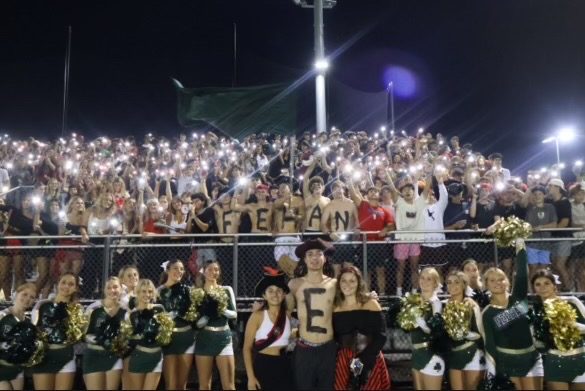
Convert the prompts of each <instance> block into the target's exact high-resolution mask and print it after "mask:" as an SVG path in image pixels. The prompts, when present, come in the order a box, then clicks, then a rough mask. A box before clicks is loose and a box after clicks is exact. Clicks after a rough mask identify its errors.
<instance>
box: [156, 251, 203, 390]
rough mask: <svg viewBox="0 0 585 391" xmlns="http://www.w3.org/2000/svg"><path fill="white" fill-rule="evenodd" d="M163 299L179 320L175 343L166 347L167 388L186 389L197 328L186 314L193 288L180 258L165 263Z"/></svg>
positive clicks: (163, 304) (164, 370)
mask: <svg viewBox="0 0 585 391" xmlns="http://www.w3.org/2000/svg"><path fill="white" fill-rule="evenodd" d="M163 269H164V272H163V275H162V278H161V283H162V284H163V285H162V286H160V287H159V288H158V296H159V302H160V304H162V306H163V307H164V308H165V310H166V311H167V312H169V313H170V314H171V316H172V317H173V318H174V321H175V328H174V330H173V335H172V339H171V343H170V344H169V345H168V346H165V347H164V349H163V374H164V379H165V388H166V389H167V390H184V389H185V388H186V387H187V379H188V378H189V372H190V371H191V365H192V364H193V353H194V351H195V331H194V330H193V327H191V324H190V322H189V321H187V320H186V319H185V318H184V317H185V315H186V312H187V310H188V308H189V306H190V305H191V297H190V293H191V290H190V288H189V287H188V286H187V285H186V284H184V283H183V282H182V281H183V277H184V276H185V267H184V265H183V262H181V261H180V260H178V259H175V260H172V261H167V262H165V263H163Z"/></svg>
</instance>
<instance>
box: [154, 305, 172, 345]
mask: <svg viewBox="0 0 585 391" xmlns="http://www.w3.org/2000/svg"><path fill="white" fill-rule="evenodd" d="M154 319H155V320H156V322H157V323H158V333H157V334H156V342H157V343H158V344H159V345H161V346H165V345H168V344H170V343H171V338H172V336H173V328H175V322H174V321H173V318H171V316H170V315H169V314H167V313H166V312H160V313H158V314H156V315H154Z"/></svg>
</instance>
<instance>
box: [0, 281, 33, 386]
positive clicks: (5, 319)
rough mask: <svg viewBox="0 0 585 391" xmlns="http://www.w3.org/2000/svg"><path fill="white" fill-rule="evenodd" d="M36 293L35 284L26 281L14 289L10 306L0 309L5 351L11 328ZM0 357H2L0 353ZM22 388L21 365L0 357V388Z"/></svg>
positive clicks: (20, 319)
mask: <svg viewBox="0 0 585 391" xmlns="http://www.w3.org/2000/svg"><path fill="white" fill-rule="evenodd" d="M36 295H37V290H36V287H35V284H33V283H26V284H23V285H21V286H19V287H18V288H17V289H16V297H15V299H14V302H13V304H12V307H9V308H6V309H4V310H2V311H0V346H1V347H2V350H3V351H5V349H6V346H7V344H8V343H9V342H10V338H12V336H11V330H12V329H13V328H14V326H16V325H17V324H18V323H19V322H27V320H25V311H26V310H27V309H28V308H30V307H31V306H32V305H33V303H34V301H35V297H36ZM0 357H2V356H1V355H0ZM23 388H24V372H23V369H22V367H21V366H19V365H14V364H11V363H10V362H8V361H6V360H5V357H2V358H1V359H0V389H1V390H22V389H23Z"/></svg>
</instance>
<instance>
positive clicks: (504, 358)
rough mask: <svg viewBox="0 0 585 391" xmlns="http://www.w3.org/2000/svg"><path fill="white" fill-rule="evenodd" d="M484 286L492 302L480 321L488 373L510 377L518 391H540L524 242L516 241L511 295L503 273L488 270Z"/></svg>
mask: <svg viewBox="0 0 585 391" xmlns="http://www.w3.org/2000/svg"><path fill="white" fill-rule="evenodd" d="M483 278H484V284H485V286H486V288H487V289H488V291H489V292H490V293H491V302H490V304H489V305H488V306H487V307H486V308H485V309H484V310H483V313H482V322H483V329H484V335H483V340H484V343H485V353H486V366H487V370H488V373H490V374H491V375H496V376H503V377H509V378H510V380H511V381H512V383H514V386H515V387H516V389H517V390H541V389H542V376H543V368H542V359H541V357H540V354H539V353H538V351H537V350H536V347H535V346H534V341H533V339H532V334H531V332H530V321H529V318H528V315H527V314H528V301H527V293H528V261H527V256H526V246H525V244H524V240H522V239H520V238H518V239H516V276H515V278H514V289H513V291H512V294H511V295H510V294H509V293H508V288H509V286H510V282H509V281H508V277H507V276H506V274H505V273H504V271H503V270H501V269H498V268H489V269H488V270H486V272H485V274H484V277H483Z"/></svg>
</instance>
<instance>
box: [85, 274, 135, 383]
mask: <svg viewBox="0 0 585 391" xmlns="http://www.w3.org/2000/svg"><path fill="white" fill-rule="evenodd" d="M121 295H122V285H121V284H120V280H119V279H118V277H110V278H109V279H108V280H107V281H106V286H105V297H104V299H103V300H100V301H96V302H95V303H93V304H91V305H90V306H89V307H87V310H86V313H85V314H86V316H87V318H88V319H89V324H88V328H87V331H86V334H85V342H86V343H87V348H86V350H85V353H84V354H83V379H84V381H85V388H86V389H88V390H117V389H118V387H119V386H120V376H121V375H122V359H121V358H120V357H119V356H118V355H117V354H116V353H114V352H112V351H111V350H110V349H111V343H112V340H111V339H112V338H115V337H116V336H117V334H118V332H119V330H120V323H121V322H122V321H123V320H124V317H125V315H126V310H125V309H124V308H122V307H120V296H121Z"/></svg>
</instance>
